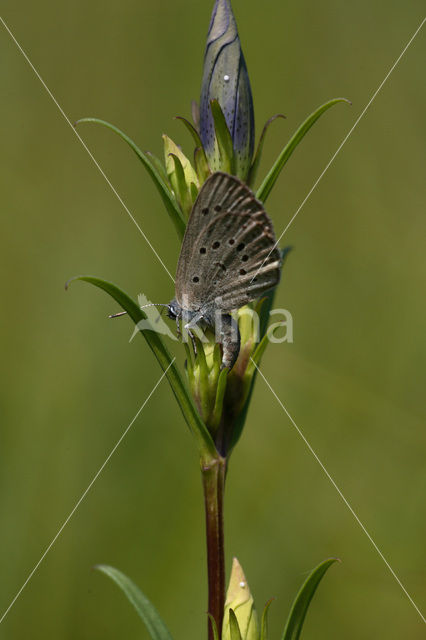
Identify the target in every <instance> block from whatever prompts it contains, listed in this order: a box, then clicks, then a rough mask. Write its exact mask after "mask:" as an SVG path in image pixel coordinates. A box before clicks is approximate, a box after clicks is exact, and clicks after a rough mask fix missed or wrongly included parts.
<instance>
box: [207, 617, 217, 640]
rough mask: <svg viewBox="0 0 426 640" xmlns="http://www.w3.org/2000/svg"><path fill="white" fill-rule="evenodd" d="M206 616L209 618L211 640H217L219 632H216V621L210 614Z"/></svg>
mask: <svg viewBox="0 0 426 640" xmlns="http://www.w3.org/2000/svg"><path fill="white" fill-rule="evenodd" d="M207 615H208V616H209V619H210V624H211V626H212V629H213V640H219V632H218V630H217V624H216V620H215V619H214V618H213V616H212V614H211V613H208V614H207Z"/></svg>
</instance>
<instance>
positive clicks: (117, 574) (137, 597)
mask: <svg viewBox="0 0 426 640" xmlns="http://www.w3.org/2000/svg"><path fill="white" fill-rule="evenodd" d="M95 569H97V570H98V571H101V572H102V573H104V574H105V575H106V576H108V577H109V578H111V580H113V581H114V582H115V584H116V585H118V586H119V587H120V589H121V590H122V591H123V593H124V595H125V596H126V598H127V599H128V601H129V602H130V603H131V604H132V605H133V606H134V608H135V609H136V611H137V612H138V615H139V616H140V618H142V620H143V622H144V623H145V626H146V628H147V630H148V633H149V635H150V636H151V639H152V640H173V638H172V636H171V634H170V632H169V630H168V629H167V627H166V625H165V623H164V622H163V620H162V619H161V617H160V614H159V613H158V611H157V609H156V608H155V607H154V605H153V604H152V602H150V600H148V598H147V597H146V596H145V595H144V594H143V593H142V591H141V590H140V589H139V587H137V586H136V585H135V583H134V582H132V580H130V578H128V577H127V576H126V575H124V573H122V572H121V571H119V570H118V569H114V567H109V566H107V565H103V564H100V565H98V566H96V567H95Z"/></svg>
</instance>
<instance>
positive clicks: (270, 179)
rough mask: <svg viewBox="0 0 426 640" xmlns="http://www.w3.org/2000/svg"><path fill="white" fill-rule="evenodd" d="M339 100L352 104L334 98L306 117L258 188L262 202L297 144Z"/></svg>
mask: <svg viewBox="0 0 426 640" xmlns="http://www.w3.org/2000/svg"><path fill="white" fill-rule="evenodd" d="M339 102H346V103H347V104H351V103H350V102H349V100H347V99H346V98H334V99H333V100H329V102H326V103H325V104H323V105H321V106H320V107H318V109H316V111H314V112H313V113H311V115H310V116H309V117H308V118H306V120H305V122H303V123H302V124H301V125H300V127H299V128H298V129H297V131H296V133H295V134H294V135H293V137H292V138H290V140H289V141H288V143H287V144H286V146H285V147H284V149H283V150H282V151H281V153H280V155H279V156H278V158H277V159H276V161H275V163H274V164H273V166H272V169H271V170H270V171H269V173H268V175H267V176H266V178H265V179H264V181H263V182H262V184H261V185H260V187H259V189H258V190H257V192H256V198H258V199H259V200H260V201H261V202H265V201H266V198H267V197H268V195H269V194H270V193H271V190H272V187H273V186H274V184H275V182H276V181H277V178H278V176H279V175H280V173H281V171H282V169H283V167H284V165H285V164H286V162H287V161H288V159H289V158H290V156H291V154H292V153H293V151H294V150H295V149H296V147H297V145H298V144H299V143H300V142H301V141H302V139H303V138H304V137H305V135H306V134H307V133H308V131H309V129H310V128H311V127H312V126H313V125H314V124H315V122H316V121H317V120H318V118H320V117H321V116H322V114H323V113H325V111H327V110H328V109H330V107H332V106H333V105H335V104H338V103H339Z"/></svg>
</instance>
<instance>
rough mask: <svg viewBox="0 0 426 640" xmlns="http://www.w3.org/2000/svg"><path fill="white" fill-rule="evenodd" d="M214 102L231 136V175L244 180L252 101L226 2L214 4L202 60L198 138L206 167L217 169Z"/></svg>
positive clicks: (251, 134)
mask: <svg viewBox="0 0 426 640" xmlns="http://www.w3.org/2000/svg"><path fill="white" fill-rule="evenodd" d="M212 100H217V101H218V102H219V105H220V107H221V109H222V111H223V114H224V116H225V120H226V124H227V126H228V129H229V132H230V134H231V138H232V143H233V149H234V158H233V169H234V173H235V174H236V175H238V176H239V177H240V178H242V179H245V178H246V177H247V174H248V171H249V169H250V165H251V160H252V156H253V149H254V113H253V98H252V93H251V88H250V81H249V77H248V73H247V67H246V63H245V60H244V56H243V52H242V50H241V44H240V39H239V37H238V31H237V24H236V21H235V18H234V15H233V13H232V9H231V4H230V2H229V0H216V3H215V6H214V9H213V13H212V17H211V21H210V27H209V32H208V36H207V46H206V52H205V57H204V72H203V83H202V88H201V98H200V135H201V140H202V143H203V146H204V149H205V151H206V155H207V158H208V160H209V163H212V164H213V165H215V161H216V166H213V167H212V168H213V169H217V168H219V167H218V166H217V143H216V136H215V126H214V121H213V117H212V111H211V101H212Z"/></svg>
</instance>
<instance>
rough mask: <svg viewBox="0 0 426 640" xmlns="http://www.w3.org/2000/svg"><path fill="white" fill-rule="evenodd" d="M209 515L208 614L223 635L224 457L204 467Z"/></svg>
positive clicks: (210, 631) (209, 627)
mask: <svg viewBox="0 0 426 640" xmlns="http://www.w3.org/2000/svg"><path fill="white" fill-rule="evenodd" d="M201 473H202V479H203V489H204V506H205V513H206V538H207V573H208V590H209V604H208V612H209V613H210V615H211V616H212V617H213V619H214V621H215V622H216V626H217V630H218V633H219V638H221V636H222V622H223V611H224V608H225V551H224V537H223V497H224V492H225V475H226V459H225V458H222V457H221V456H219V454H218V456H217V458H215V459H213V460H212V461H211V462H210V463H209V464H208V465H205V466H203V467H202V468H201ZM208 638H209V640H213V638H214V635H213V628H212V624H211V622H210V620H209V621H208Z"/></svg>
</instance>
